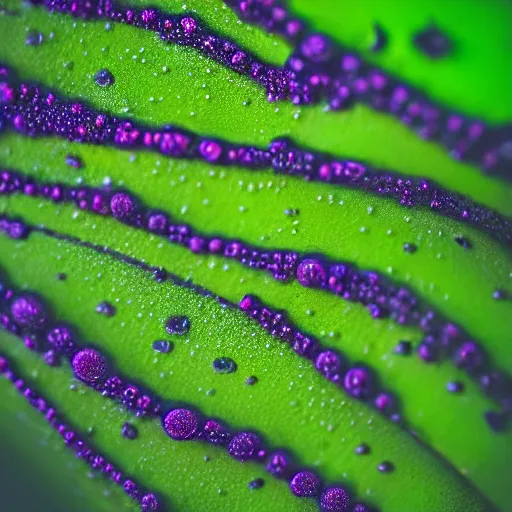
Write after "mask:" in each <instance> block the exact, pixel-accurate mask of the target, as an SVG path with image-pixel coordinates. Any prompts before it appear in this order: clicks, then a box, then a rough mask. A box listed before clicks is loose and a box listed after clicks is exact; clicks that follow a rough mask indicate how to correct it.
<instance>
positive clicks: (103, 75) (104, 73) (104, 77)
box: [94, 69, 115, 87]
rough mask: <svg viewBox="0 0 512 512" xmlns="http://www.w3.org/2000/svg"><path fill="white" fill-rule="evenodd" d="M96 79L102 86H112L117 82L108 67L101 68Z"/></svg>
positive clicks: (95, 76)
mask: <svg viewBox="0 0 512 512" xmlns="http://www.w3.org/2000/svg"><path fill="white" fill-rule="evenodd" d="M94 81H95V82H96V83H97V84H98V85H99V86H100V87H110V86H111V85H113V83H114V82H115V79H114V75H113V74H112V73H111V72H110V71H109V70H108V69H100V70H99V71H98V72H97V73H96V74H95V75H94Z"/></svg>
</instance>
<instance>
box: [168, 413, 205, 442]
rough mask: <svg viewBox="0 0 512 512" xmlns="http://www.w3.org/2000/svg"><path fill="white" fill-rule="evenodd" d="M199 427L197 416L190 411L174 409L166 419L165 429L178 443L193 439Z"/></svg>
mask: <svg viewBox="0 0 512 512" xmlns="http://www.w3.org/2000/svg"><path fill="white" fill-rule="evenodd" d="M197 427H198V422H197V416H196V415H195V413H193V412H192V411H189V410H188V409H173V410H172V411H169V412H168V413H167V415H166V416H165V418H164V429H165V431H166V432H167V435H168V436H169V437H171V438H172V439H175V440H176V441H185V440H188V439H193V438H194V437H195V435H196V432H197Z"/></svg>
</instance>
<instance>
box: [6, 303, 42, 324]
mask: <svg viewBox="0 0 512 512" xmlns="http://www.w3.org/2000/svg"><path fill="white" fill-rule="evenodd" d="M11 314H12V318H13V320H14V323H16V324H17V325H19V326H20V327H29V328H32V329H34V328H38V327H41V326H42V325H43V324H44V323H45V322H46V314H45V311H44V307H43V305H42V304H41V302H40V301H39V299H38V298H37V297H34V296H33V295H22V296H21V297H18V298H17V299H15V300H14V302H13V303H12V305H11Z"/></svg>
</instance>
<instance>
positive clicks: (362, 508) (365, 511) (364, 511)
mask: <svg viewBox="0 0 512 512" xmlns="http://www.w3.org/2000/svg"><path fill="white" fill-rule="evenodd" d="M352 512H370V509H369V508H368V507H367V506H366V505H363V504H362V503H356V504H355V505H354V508H353V509H352Z"/></svg>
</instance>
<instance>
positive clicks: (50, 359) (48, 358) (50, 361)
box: [43, 350, 60, 366]
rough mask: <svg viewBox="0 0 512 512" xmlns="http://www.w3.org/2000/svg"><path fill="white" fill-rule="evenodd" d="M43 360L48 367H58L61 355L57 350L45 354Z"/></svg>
mask: <svg viewBox="0 0 512 512" xmlns="http://www.w3.org/2000/svg"><path fill="white" fill-rule="evenodd" d="M43 359H44V362H45V363H46V364H47V365H48V366H57V365H58V364H59V363H60V360H59V355H58V354H57V352H55V350H48V352H45V354H44V356H43Z"/></svg>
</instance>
